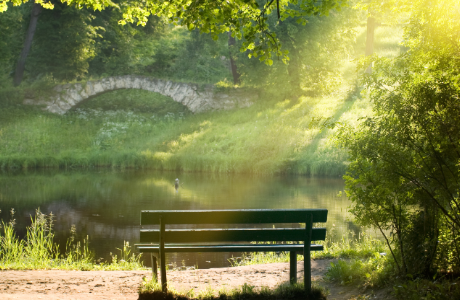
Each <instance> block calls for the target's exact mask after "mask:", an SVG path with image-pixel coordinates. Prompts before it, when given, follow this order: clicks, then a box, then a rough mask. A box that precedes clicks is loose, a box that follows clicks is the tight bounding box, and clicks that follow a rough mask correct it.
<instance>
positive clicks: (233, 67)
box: [228, 31, 240, 84]
mask: <svg viewBox="0 0 460 300" xmlns="http://www.w3.org/2000/svg"><path fill="white" fill-rule="evenodd" d="M235 44H236V41H235V38H234V37H232V33H231V32H230V31H229V32H228V50H229V56H230V69H231V71H232V75H233V84H239V83H240V74H238V70H237V68H236V63H235V60H234V59H233V47H234V46H235Z"/></svg>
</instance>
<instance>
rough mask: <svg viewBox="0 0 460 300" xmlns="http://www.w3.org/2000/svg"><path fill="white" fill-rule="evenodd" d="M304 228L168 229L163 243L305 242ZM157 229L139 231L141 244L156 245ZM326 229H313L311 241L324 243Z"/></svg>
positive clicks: (158, 236)
mask: <svg viewBox="0 0 460 300" xmlns="http://www.w3.org/2000/svg"><path fill="white" fill-rule="evenodd" d="M305 234H306V232H305V229H304V228H295V229H293V228H286V229H283V228H275V229H270V228H266V229H261V228H232V229H168V230H166V233H165V243H212V242H216V243H222V242H272V241H273V242H281V241H286V242H294V241H304V240H305ZM159 238H160V233H159V230H157V229H141V232H140V242H141V243H158V242H159ZM325 238H326V228H313V229H312V241H324V240H325Z"/></svg>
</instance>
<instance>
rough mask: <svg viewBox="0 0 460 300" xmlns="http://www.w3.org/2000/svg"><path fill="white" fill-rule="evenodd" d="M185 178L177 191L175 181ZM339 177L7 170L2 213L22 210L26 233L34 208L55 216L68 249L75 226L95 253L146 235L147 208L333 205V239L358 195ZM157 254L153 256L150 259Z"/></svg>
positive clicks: (208, 260) (345, 227)
mask: <svg viewBox="0 0 460 300" xmlns="http://www.w3.org/2000/svg"><path fill="white" fill-rule="evenodd" d="M176 178H179V181H180V187H179V189H178V190H177V191H176V190H175V188H174V181H175V179H176ZM343 190H344V182H343V180H342V179H339V178H312V177H304V176H281V175H280V176H260V175H248V174H215V173H180V172H159V171H152V170H122V171H120V170H111V169H103V170H91V171H81V170H80V171H78V170H77V171H57V170H35V171H29V172H9V173H0V209H1V213H0V217H1V218H2V219H3V220H4V221H5V222H6V221H8V220H9V219H10V211H11V209H14V210H15V212H16V213H15V219H16V230H17V233H18V235H19V236H24V234H25V227H26V226H27V225H30V218H31V215H34V213H35V210H36V209H37V208H40V210H41V212H43V213H46V214H49V213H50V212H52V213H53V215H54V220H55V222H54V225H55V227H54V229H55V232H56V241H57V242H59V243H60V244H61V247H62V249H65V243H66V240H67V239H68V238H69V236H70V228H71V226H72V225H75V228H76V230H77V238H79V239H82V238H84V237H86V236H89V241H90V244H89V247H90V249H91V250H92V251H94V253H95V258H97V259H99V258H104V259H105V260H107V259H109V258H110V253H111V252H112V253H113V254H119V251H118V250H117V248H122V247H123V242H124V241H128V242H129V243H130V244H131V245H133V244H135V243H137V242H138V241H139V228H140V226H139V220H140V211H141V210H145V209H150V210H162V209H168V210H192V209H194V210H196V209H264V208H265V209H276V208H278V209H295V208H326V209H328V211H329V214H328V222H327V223H326V224H325V226H326V228H327V230H328V237H329V238H332V239H334V238H340V237H341V236H342V234H343V233H346V232H348V231H349V230H353V231H355V232H356V231H359V227H357V226H356V225H355V224H353V222H351V221H350V214H349V213H348V212H347V208H348V206H349V205H350V201H349V200H348V199H347V198H346V197H345V195H342V196H338V194H339V193H340V192H342V194H344V192H343ZM232 255H233V256H236V255H239V254H238V253H203V254H200V253H195V254H168V257H167V259H168V262H169V263H171V262H173V263H176V264H177V265H181V264H182V263H185V265H187V266H193V265H194V266H198V267H199V268H209V267H222V266H228V265H229V263H228V258H229V257H231V256H232ZM148 263H149V259H147V260H146V264H148Z"/></svg>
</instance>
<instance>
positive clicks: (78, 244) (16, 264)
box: [0, 209, 144, 270]
mask: <svg viewBox="0 0 460 300" xmlns="http://www.w3.org/2000/svg"><path fill="white" fill-rule="evenodd" d="M11 215H12V218H11V221H9V222H8V223H5V222H4V221H2V223H1V228H0V270H8V269H15V270H29V269H31V270H35V269H63V270H139V269H144V268H143V266H142V263H141V262H140V255H135V254H134V253H132V251H131V246H130V245H129V243H126V242H125V243H124V245H123V248H122V249H118V250H119V251H120V259H119V258H118V257H117V255H112V262H111V263H99V264H98V263H96V262H95V260H94V256H93V254H92V252H91V251H90V250H89V246H88V242H89V238H88V237H87V238H86V239H83V240H82V241H76V240H75V233H76V232H75V227H72V229H71V231H72V233H73V234H72V235H71V237H70V238H69V240H68V241H67V247H66V251H65V253H61V252H60V250H59V245H58V244H57V243H55V242H54V230H53V215H52V214H50V215H45V214H43V213H41V212H40V210H38V209H37V211H36V213H35V216H34V217H31V225H30V226H28V227H27V228H26V235H25V237H24V239H20V238H18V237H17V235H16V233H15V229H14V227H15V221H14V210H12V212H11Z"/></svg>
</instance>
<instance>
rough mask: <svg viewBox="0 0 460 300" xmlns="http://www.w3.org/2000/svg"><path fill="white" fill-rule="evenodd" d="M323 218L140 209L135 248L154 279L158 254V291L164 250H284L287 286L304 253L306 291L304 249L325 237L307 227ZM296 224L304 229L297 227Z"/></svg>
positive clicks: (312, 212)
mask: <svg viewBox="0 0 460 300" xmlns="http://www.w3.org/2000/svg"><path fill="white" fill-rule="evenodd" d="M326 220H327V210H326V209H244V210H143V211H141V228H142V229H141V231H140V242H141V244H137V245H136V246H137V248H138V250H139V251H140V252H142V253H151V255H152V256H151V257H152V269H153V274H154V276H155V277H156V278H158V277H157V262H156V261H157V259H156V256H155V255H158V257H159V261H160V273H161V285H162V290H163V291H164V292H166V291H167V280H166V261H165V253H166V252H280V251H289V252H290V281H291V283H295V282H296V280H297V278H296V277H297V255H296V254H297V253H300V254H303V255H304V282H305V289H306V290H307V291H308V292H309V291H310V290H311V261H310V251H318V250H323V246H322V245H316V244H311V241H318V240H324V239H325V238H326V228H313V223H316V222H323V223H324V222H326ZM299 223H305V224H306V225H305V226H304V227H301V228H298V227H299ZM237 224H238V225H237ZM241 224H244V225H245V226H246V227H245V228H225V227H228V226H233V227H235V226H236V225H237V226H241ZM249 224H266V225H265V226H271V227H272V228H248V225H249ZM274 224H283V225H282V226H283V227H286V226H288V224H289V225H290V227H288V228H275V226H272V225H274ZM150 225H157V226H156V227H157V228H155V229H144V226H150ZM178 225H192V226H194V227H199V226H202V227H203V225H204V226H208V227H209V225H213V226H220V228H211V229H209V228H201V229H195V228H194V229H190V228H183V226H182V228H177V227H179V226H178ZM166 227H168V228H166ZM171 227H174V228H171ZM189 227H190V226H189ZM222 227H224V228H222ZM296 227H297V228H296ZM242 242H245V243H244V244H242ZM254 242H277V243H276V244H275V243H270V244H268V243H254ZM280 242H302V244H293V243H287V244H280Z"/></svg>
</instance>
